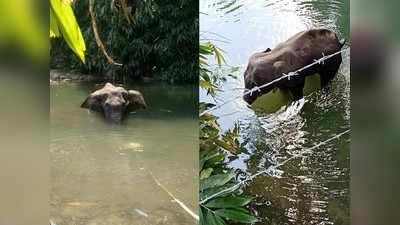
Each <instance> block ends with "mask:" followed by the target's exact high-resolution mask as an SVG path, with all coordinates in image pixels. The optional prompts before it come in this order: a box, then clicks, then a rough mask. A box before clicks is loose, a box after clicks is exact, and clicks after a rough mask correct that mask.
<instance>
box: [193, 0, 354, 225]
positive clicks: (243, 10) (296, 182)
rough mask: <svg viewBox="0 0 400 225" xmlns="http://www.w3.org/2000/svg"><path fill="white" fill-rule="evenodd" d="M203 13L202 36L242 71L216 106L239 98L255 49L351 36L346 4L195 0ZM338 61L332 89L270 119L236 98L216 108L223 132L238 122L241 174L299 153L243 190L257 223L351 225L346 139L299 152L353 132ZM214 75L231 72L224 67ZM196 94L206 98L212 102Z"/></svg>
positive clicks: (345, 74)
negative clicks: (309, 32) (322, 32)
mask: <svg viewBox="0 0 400 225" xmlns="http://www.w3.org/2000/svg"><path fill="white" fill-rule="evenodd" d="M200 11H201V12H202V13H203V14H201V15H200V29H201V31H204V32H203V33H202V39H203V40H207V39H211V40H212V41H214V42H215V43H216V44H217V45H218V46H219V47H221V48H222V49H223V50H224V51H225V52H226V58H227V61H228V63H229V64H231V65H235V66H236V65H238V66H240V69H239V71H238V72H237V73H235V74H234V75H236V76H237V79H232V78H228V80H227V81H226V82H225V83H223V84H222V87H221V89H222V90H223V92H221V93H220V94H219V95H218V96H217V98H216V99H217V101H218V102H219V103H220V102H225V101H227V100H230V99H233V98H235V97H237V96H240V95H241V94H242V91H243V89H241V88H243V77H242V74H243V70H244V66H245V65H246V64H247V60H248V58H249V56H250V55H251V54H252V53H254V52H256V51H261V50H264V49H266V48H267V47H274V46H275V45H276V44H278V43H280V42H282V41H284V40H286V39H287V38H289V37H290V36H292V35H293V34H295V33H297V32H299V31H302V30H305V29H308V28H316V27H326V28H329V29H331V30H333V31H335V32H337V33H338V34H339V36H340V37H341V38H345V39H347V40H348V39H349V31H348V30H349V15H348V14H349V1H347V0H342V1H337V0H327V1H322V0H299V1H291V0H278V1H277V0H263V1H261V0H259V1H245V0H241V1H240V0H237V1H233V0H231V1H221V0H220V1H216V0H208V1H207V0H206V1H200ZM211 32H215V33H216V34H218V35H216V34H214V33H211ZM222 37H223V38H222ZM343 58H344V60H343V64H342V66H341V68H340V71H339V74H338V75H337V76H336V78H335V80H334V82H333V84H332V85H331V87H329V88H327V89H324V90H322V91H319V92H315V93H313V94H312V95H310V96H307V97H306V98H305V99H304V100H303V101H299V102H296V103H293V104H292V105H290V106H288V107H282V108H281V109H280V110H278V111H277V112H275V113H273V114H267V115H263V114H256V113H254V111H253V110H251V109H249V108H248V107H247V106H246V104H245V103H244V101H243V100H241V99H240V98H239V99H238V100H236V101H233V102H232V103H230V104H227V105H225V106H224V107H222V108H221V109H218V110H216V111H215V114H216V115H217V116H218V115H221V118H220V119H219V122H220V124H221V126H222V127H223V128H224V129H228V128H231V127H232V126H233V124H234V123H235V122H239V125H240V128H241V140H242V142H243V144H244V145H245V147H246V152H244V153H242V154H241V155H239V157H238V158H236V159H235V160H233V161H232V162H231V163H230V165H231V166H232V167H234V168H237V169H239V170H241V171H242V172H244V173H245V174H246V176H250V175H252V174H255V173H257V172H260V171H262V170H265V169H266V168H270V166H274V165H278V164H280V163H281V162H283V161H285V160H287V159H289V158H291V157H293V156H295V155H299V154H302V155H301V157H296V158H293V159H292V160H290V161H288V162H287V163H285V164H284V165H282V166H280V167H279V168H277V169H275V170H273V171H272V172H271V173H270V174H269V175H268V176H267V175H265V176H259V177H257V178H256V179H254V180H253V181H251V182H250V183H248V184H247V186H246V187H245V189H244V190H245V192H247V193H249V194H252V195H253V196H256V204H255V206H254V207H255V209H256V211H257V213H258V215H259V216H260V218H262V221H261V222H260V223H259V224H307V225H308V224H349V223H350V220H349V203H350V200H349V179H350V178H349V177H350V171H349V168H350V166H349V157H350V153H349V135H344V136H342V137H341V138H340V139H339V140H334V141H332V142H330V143H328V144H327V145H324V146H322V147H320V148H317V149H314V150H313V151H312V152H311V153H308V152H305V153H304V152H303V151H305V149H307V148H310V147H312V146H314V145H316V144H318V143H320V142H322V141H325V140H327V139H329V138H331V137H332V136H334V135H335V134H338V133H341V132H342V131H345V130H347V129H349V128H350V97H349V96H350V79H349V77H350V70H349V68H350V67H349V53H348V52H346V53H345V54H343ZM221 70H222V71H221ZM216 71H218V72H220V73H221V72H222V73H223V72H224V71H225V73H230V72H229V68H228V69H227V68H222V69H216ZM200 94H201V96H200V98H201V99H202V100H203V101H212V99H209V98H208V96H206V95H205V93H200ZM227 112H228V113H227Z"/></svg>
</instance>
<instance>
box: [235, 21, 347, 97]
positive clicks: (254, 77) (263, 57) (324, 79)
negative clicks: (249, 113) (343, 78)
mask: <svg viewBox="0 0 400 225" xmlns="http://www.w3.org/2000/svg"><path fill="white" fill-rule="evenodd" d="M343 45H344V42H343V43H340V41H339V39H338V37H337V35H336V34H335V33H334V32H332V31H330V30H327V29H312V30H307V31H303V32H300V33H297V34H296V35H294V36H293V37H291V38H289V39H288V40H287V41H285V42H282V43H280V44H279V45H277V46H276V47H275V48H274V49H272V50H271V49H270V48H267V49H266V50H265V51H263V52H259V53H255V54H253V55H252V56H251V57H250V60H249V63H248V65H247V68H246V71H245V73H244V82H245V88H246V89H248V90H250V89H253V88H254V87H257V86H261V85H263V84H266V83H269V82H271V81H273V80H276V79H278V78H280V77H282V76H283V74H288V73H289V72H294V71H296V70H298V69H300V68H302V67H304V66H307V65H309V64H311V63H313V62H314V60H318V59H320V58H321V57H322V56H323V55H330V54H333V53H336V52H338V51H340V50H341V48H342V47H343ZM341 63H342V56H341V54H337V55H335V56H333V57H331V58H329V59H327V60H325V61H324V63H321V64H316V65H314V66H311V67H310V68H308V69H305V70H303V71H301V72H299V74H298V75H296V76H291V77H290V79H289V78H285V79H282V80H280V81H278V82H276V83H273V84H272V85H270V86H268V87H265V88H262V89H260V90H258V91H254V92H253V93H251V94H246V95H245V96H244V97H243V98H244V100H245V101H246V102H247V103H249V104H251V103H252V102H254V101H255V100H256V99H257V97H259V96H261V95H263V94H266V93H268V92H270V91H271V90H272V89H274V88H280V89H286V90H289V91H290V92H291V93H292V95H293V98H294V99H295V100H298V99H300V98H302V97H303V87H304V83H305V77H306V76H309V75H313V74H316V73H318V74H319V75H320V80H321V87H324V86H326V85H327V84H328V83H329V82H330V81H331V80H332V79H333V78H334V76H335V75H336V73H337V72H338V70H339V67H340V64H341Z"/></svg>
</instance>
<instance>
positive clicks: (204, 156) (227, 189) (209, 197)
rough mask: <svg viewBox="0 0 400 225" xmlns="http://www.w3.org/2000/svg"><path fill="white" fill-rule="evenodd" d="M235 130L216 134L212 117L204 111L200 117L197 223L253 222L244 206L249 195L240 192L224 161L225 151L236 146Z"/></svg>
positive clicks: (216, 123) (232, 150) (236, 151)
mask: <svg viewBox="0 0 400 225" xmlns="http://www.w3.org/2000/svg"><path fill="white" fill-rule="evenodd" d="M203 106H204V105H203ZM203 108H204V109H205V108H206V107H203ZM238 132H239V130H238V128H237V126H236V127H235V128H234V129H232V130H229V131H227V132H226V133H224V134H222V135H220V127H219V124H218V122H217V118H216V117H215V116H213V115H211V114H207V113H206V114H204V115H202V116H201V117H200V224H203V225H224V224H226V223H225V221H235V222H240V223H254V222H256V221H257V219H256V218H255V217H254V216H253V215H252V214H251V213H250V212H249V211H248V210H247V209H246V206H247V205H248V204H249V203H250V202H251V200H252V198H251V197H247V196H243V195H242V193H241V192H240V190H239V185H237V180H236V179H235V177H236V174H235V172H234V171H233V170H232V169H229V168H228V167H227V166H226V162H225V156H226V153H225V151H229V152H231V153H238V151H239V149H240V148H239V141H238V139H237V137H238Z"/></svg>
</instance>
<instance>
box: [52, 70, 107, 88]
mask: <svg viewBox="0 0 400 225" xmlns="http://www.w3.org/2000/svg"><path fill="white" fill-rule="evenodd" d="M49 79H50V85H55V84H59V83H65V82H71V81H75V82H76V81H82V82H100V81H107V80H109V79H107V78H105V77H100V76H94V75H90V74H82V73H75V72H66V71H62V70H50V77H49Z"/></svg>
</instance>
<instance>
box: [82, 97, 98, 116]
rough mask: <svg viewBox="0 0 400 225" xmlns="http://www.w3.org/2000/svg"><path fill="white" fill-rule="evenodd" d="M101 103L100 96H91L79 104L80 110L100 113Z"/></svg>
mask: <svg viewBox="0 0 400 225" xmlns="http://www.w3.org/2000/svg"><path fill="white" fill-rule="evenodd" d="M101 102H102V101H101V97H100V96H96V95H93V94H91V95H89V96H88V97H87V98H86V99H85V101H84V102H83V103H82V104H81V108H85V109H90V110H93V111H98V112H101V111H102V107H101Z"/></svg>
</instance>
